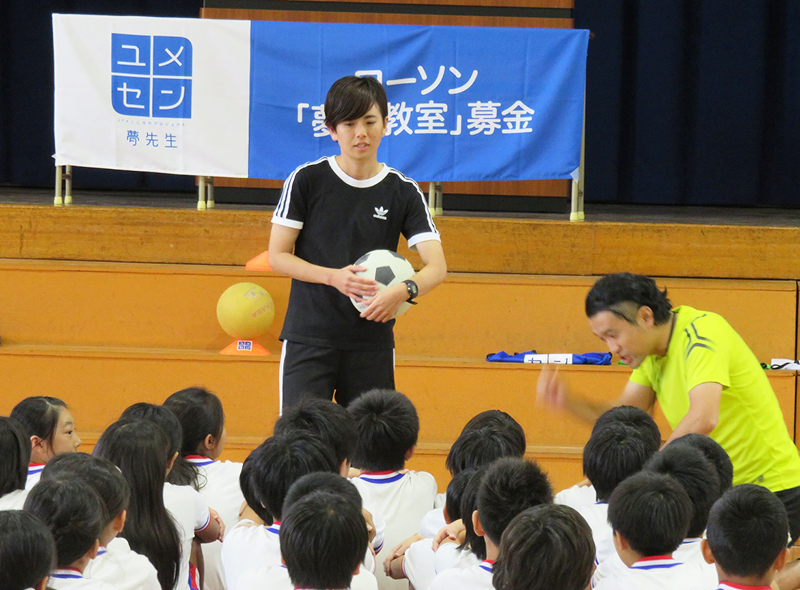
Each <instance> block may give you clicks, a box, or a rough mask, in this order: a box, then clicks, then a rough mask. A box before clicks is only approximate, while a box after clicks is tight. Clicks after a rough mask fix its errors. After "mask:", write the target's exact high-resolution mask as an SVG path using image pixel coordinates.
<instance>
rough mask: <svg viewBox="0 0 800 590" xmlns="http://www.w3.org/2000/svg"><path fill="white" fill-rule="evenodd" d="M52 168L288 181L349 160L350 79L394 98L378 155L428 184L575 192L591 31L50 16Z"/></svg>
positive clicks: (390, 99) (391, 98)
mask: <svg viewBox="0 0 800 590" xmlns="http://www.w3.org/2000/svg"><path fill="white" fill-rule="evenodd" d="M53 31H54V45H55V138H56V155H55V157H56V164H58V165H63V164H71V165H75V166H89V167H99V168H114V169H122V170H140V171H154V172H170V173H176V174H191V175H202V176H232V177H250V178H273V179H283V178H286V177H287V176H288V175H289V174H290V173H291V172H292V170H294V169H295V168H296V167H297V166H298V165H300V164H302V163H304V162H307V161H311V160H316V159H317V158H319V157H320V156H323V155H330V154H336V153H338V147H337V146H336V144H335V143H334V142H333V141H332V139H331V138H330V135H329V133H328V130H327V128H326V127H325V125H324V113H323V103H324V99H325V94H326V93H327V90H328V88H329V87H330V85H331V84H332V83H333V82H335V81H336V80H337V79H339V78H341V77H342V76H347V75H359V76H373V77H376V78H377V79H379V80H380V81H381V82H382V83H383V84H384V86H385V88H386V91H387V95H388V97H389V103H390V105H389V125H388V127H387V130H386V136H385V137H384V139H383V141H382V142H381V148H380V150H379V152H378V156H379V160H380V161H382V162H386V163H387V164H389V165H390V166H393V167H395V168H397V169H399V170H402V171H403V172H404V173H406V174H408V175H409V176H411V177H412V178H415V179H416V180H419V181H428V180H435V181H466V180H528V179H549V178H569V177H570V175H571V173H572V172H573V171H574V170H575V169H576V168H577V167H578V164H579V161H580V149H581V127H582V122H583V103H584V87H585V77H586V51H587V45H588V31H583V30H564V29H523V28H487V27H418V26H404V25H355V24H321V23H287V22H264V21H252V22H249V21H221V20H200V19H161V18H141V17H106V16H83V15H54V16H53Z"/></svg>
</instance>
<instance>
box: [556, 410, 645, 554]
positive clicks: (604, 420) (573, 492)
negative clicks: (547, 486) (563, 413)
mask: <svg viewBox="0 0 800 590" xmlns="http://www.w3.org/2000/svg"><path fill="white" fill-rule="evenodd" d="M620 423H621V424H623V425H625V427H626V430H627V431H628V432H631V433H633V432H636V433H638V435H637V437H636V438H637V440H639V441H641V442H640V443H639V444H640V445H642V446H644V447H646V448H655V450H656V451H657V450H658V449H659V448H660V447H661V432H660V431H659V429H658V425H657V424H656V422H655V420H653V417H652V416H651V415H650V414H649V413H647V412H645V411H644V410H642V409H640V408H637V407H635V406H617V407H614V408H611V409H609V410H607V411H605V412H604V413H603V414H601V415H600V417H599V418H598V419H597V421H596V422H595V423H594V425H593V427H592V434H591V436H595V434H596V433H597V432H598V431H600V430H602V429H603V428H604V427H605V426H607V425H610V424H620ZM590 438H591V437H590ZM653 453H655V451H653ZM585 458H586V450H585V448H584V461H585ZM640 468H641V466H640ZM584 475H586V468H585V467H584ZM623 479H624V478H623ZM620 481H621V480H620ZM608 494H609V495H610V494H611V492H610V491H609V492H608ZM598 501H602V502H607V501H608V496H606V497H605V498H604V499H603V500H600V498H598V497H597V491H596V490H595V488H594V485H593V482H592V481H591V478H589V477H588V475H587V479H586V480H585V481H584V482H581V483H579V484H577V485H574V486H572V487H570V488H567V489H565V490H562V491H560V492H559V493H557V494H556V497H555V502H556V504H564V505H566V506H571V507H572V508H574V509H575V510H578V511H581V510H582V509H584V508H587V507H591V506H593V505H594V504H595V503H597V502H598ZM582 515H583V516H584V517H586V516H587V515H586V514H584V513H582ZM589 524H590V526H591V525H592V522H591V521H590V522H589ZM592 529H593V530H594V527H592ZM609 539H610V536H609ZM595 541H597V538H595ZM609 542H610V541H609ZM598 549H599V548H598ZM611 551H612V552H613V547H611ZM600 552H603V549H600Z"/></svg>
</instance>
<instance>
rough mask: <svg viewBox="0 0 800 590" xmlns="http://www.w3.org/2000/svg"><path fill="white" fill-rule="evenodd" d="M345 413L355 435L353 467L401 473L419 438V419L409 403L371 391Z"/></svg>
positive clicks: (401, 397)
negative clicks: (350, 419) (353, 428)
mask: <svg viewBox="0 0 800 590" xmlns="http://www.w3.org/2000/svg"><path fill="white" fill-rule="evenodd" d="M347 409H348V411H349V412H350V415H351V416H353V418H354V419H355V422H356V429H357V432H358V442H357V444H356V450H355V453H354V455H353V465H354V466H355V467H358V468H359V469H362V470H364V471H371V472H376V471H398V470H400V469H403V467H404V466H405V462H406V458H407V457H408V456H410V453H411V452H412V451H413V449H414V446H416V444H417V437H418V435H419V417H418V416H417V410H416V408H415V407H414V404H413V403H411V400H410V399H408V398H407V397H406V396H405V395H403V394H402V393H400V392H398V391H394V390H392V389H373V390H371V391H368V392H366V393H364V394H363V395H361V396H360V397H358V398H357V399H356V400H355V401H354V402H352V403H351V404H350V405H349V406H348V408H347Z"/></svg>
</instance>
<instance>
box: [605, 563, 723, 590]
mask: <svg viewBox="0 0 800 590" xmlns="http://www.w3.org/2000/svg"><path fill="white" fill-rule="evenodd" d="M702 578H703V573H702V571H701V569H700V566H699V565H697V564H694V563H681V562H680V561H676V560H675V559H673V558H672V557H670V556H668V555H659V556H655V557H645V558H644V559H640V560H639V561H637V562H636V563H634V564H633V565H632V566H631V567H630V568H627V571H625V572H622V573H621V574H620V575H614V576H610V577H606V578H603V579H602V580H601V581H600V582H599V583H598V584H597V585H596V586H594V588H595V590H678V589H680V590H708V588H713V587H714V586H706V585H704V583H703V579H702Z"/></svg>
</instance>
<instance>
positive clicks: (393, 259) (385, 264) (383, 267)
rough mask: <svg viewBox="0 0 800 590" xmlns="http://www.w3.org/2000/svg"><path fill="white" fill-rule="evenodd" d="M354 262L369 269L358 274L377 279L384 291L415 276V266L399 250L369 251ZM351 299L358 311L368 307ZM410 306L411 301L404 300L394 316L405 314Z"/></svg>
mask: <svg viewBox="0 0 800 590" xmlns="http://www.w3.org/2000/svg"><path fill="white" fill-rule="evenodd" d="M353 264H354V265H356V266H363V267H365V268H366V269H367V270H365V271H364V272H359V273H356V274H358V275H359V276H362V277H366V278H368V279H372V280H374V281H376V282H377V283H378V291H382V290H383V289H385V288H386V287H393V286H394V285H396V284H398V283H402V282H403V281H405V280H407V279H410V278H411V277H413V276H414V267H413V266H411V263H410V262H409V261H408V260H406V259H405V258H403V257H402V256H400V254H398V253H397V252H392V251H391V250H373V251H372V252H367V253H366V254H364V256H362V257H361V258H359V259H358V260H356V261H355V262H354V263H353ZM350 301H351V302H352V303H353V305H354V306H355V308H356V309H357V310H358V313H361V312H362V311H364V310H365V309H367V304H366V303H360V302H358V301H356V300H355V299H353V298H352V297H351V298H350ZM409 307H411V304H410V303H408V302H403V303H402V304H401V305H400V309H398V310H397V313H396V314H394V317H397V316H400V315H403V314H404V313H405V312H406V311H408V308H409Z"/></svg>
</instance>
